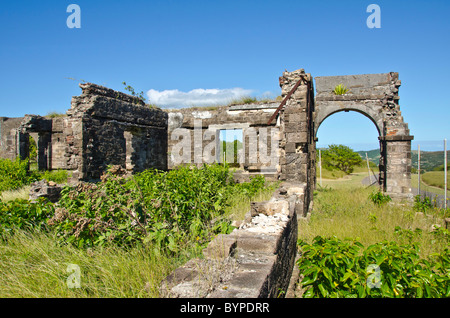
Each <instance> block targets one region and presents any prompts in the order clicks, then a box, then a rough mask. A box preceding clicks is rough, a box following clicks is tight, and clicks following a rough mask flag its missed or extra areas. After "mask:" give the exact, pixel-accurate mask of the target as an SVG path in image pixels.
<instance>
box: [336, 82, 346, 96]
mask: <svg viewBox="0 0 450 318" xmlns="http://www.w3.org/2000/svg"><path fill="white" fill-rule="evenodd" d="M347 92H348V89H347V88H346V87H345V86H344V85H343V84H339V85H336V87H335V88H334V90H333V93H334V94H335V95H344V94H345V93H347Z"/></svg>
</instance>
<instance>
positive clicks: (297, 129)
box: [279, 69, 316, 215]
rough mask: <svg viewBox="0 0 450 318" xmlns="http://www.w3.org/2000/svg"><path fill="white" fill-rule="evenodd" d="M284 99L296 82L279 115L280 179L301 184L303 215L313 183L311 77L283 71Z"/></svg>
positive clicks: (311, 193) (313, 155) (314, 169)
mask: <svg viewBox="0 0 450 318" xmlns="http://www.w3.org/2000/svg"><path fill="white" fill-rule="evenodd" d="M279 81H280V86H281V92H282V97H283V98H284V97H285V96H286V95H288V93H289V92H290V91H291V90H292V89H293V88H294V86H295V85H296V83H297V82H298V81H300V85H299V86H298V88H297V89H296V90H295V91H294V92H293V94H292V96H291V97H290V98H289V99H288V100H287V102H286V106H285V107H284V108H283V109H282V110H281V113H280V126H281V140H282V143H281V176H280V179H281V180H287V181H296V182H304V183H307V184H308V187H306V189H305V191H306V192H305V204H304V208H305V210H304V215H306V213H307V212H308V210H309V209H310V202H312V196H313V190H314V188H315V182H316V144H315V138H314V137H315V136H314V133H313V129H314V126H313V122H312V118H313V112H314V98H313V84H312V77H311V74H307V73H305V71H304V70H303V69H299V70H296V71H293V72H284V73H283V76H281V77H280V79H279Z"/></svg>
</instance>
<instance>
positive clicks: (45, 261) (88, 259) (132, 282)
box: [0, 182, 278, 298]
mask: <svg viewBox="0 0 450 318" xmlns="http://www.w3.org/2000/svg"><path fill="white" fill-rule="evenodd" d="M277 185H278V183H277V182H275V183H268V184H267V187H266V188H265V189H263V190H261V191H258V192H257V193H256V195H255V196H253V198H252V200H250V199H249V198H248V196H247V197H246V195H245V193H238V194H236V195H235V196H234V197H233V198H232V201H231V206H230V207H228V208H227V210H226V215H227V217H229V218H231V219H233V220H241V219H243V218H244V215H245V213H247V212H248V211H249V209H250V202H251V201H255V200H256V201H264V200H268V199H269V198H270V197H271V195H272V194H273V191H274V190H275V187H276V186H277ZM58 242H61V240H60V239H59V238H58V237H57V235H56V234H55V232H52V231H49V232H47V231H45V230H44V229H42V230H41V231H37V230H32V229H29V230H16V231H14V232H13V235H5V236H3V237H1V236H0V273H1V275H0V286H2V288H0V297H2V298H11V297H14V298H16V297H19V298H23V297H24V298H43V297H45V298H55V297H57V298H76V297H80V298H89V297H93V298H116V297H120V298H136V297H150V298H152V297H160V294H159V290H158V287H159V286H160V282H161V281H162V280H163V279H164V278H165V277H167V275H168V274H170V273H171V272H172V271H173V270H174V269H175V268H177V267H179V266H181V265H182V264H184V263H185V262H186V261H187V260H189V259H190V258H192V257H198V256H199V255H198V253H199V249H198V248H194V247H193V246H192V247H190V245H187V246H186V248H184V249H183V250H181V251H179V252H178V253H175V254H174V253H171V254H170V255H169V254H165V253H164V252H163V250H161V249H158V248H156V247H155V246H152V245H151V244H148V245H137V246H135V247H128V248H125V247H119V246H116V245H107V246H93V247H90V248H76V247H74V246H72V245H70V244H62V243H58ZM71 264H74V265H76V266H78V267H79V269H80V288H73V287H72V288H71V286H70V285H69V284H68V282H67V280H68V278H69V276H71V275H72V274H73V273H72V272H70V271H68V266H70V265H71Z"/></svg>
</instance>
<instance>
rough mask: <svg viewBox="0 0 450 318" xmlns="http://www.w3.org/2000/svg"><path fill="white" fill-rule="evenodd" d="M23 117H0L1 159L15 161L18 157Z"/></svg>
mask: <svg viewBox="0 0 450 318" xmlns="http://www.w3.org/2000/svg"><path fill="white" fill-rule="evenodd" d="M22 120H23V117H15V118H8V117H0V158H6V159H10V160H14V159H15V158H16V157H17V155H18V150H17V145H18V128H19V126H20V123H21V122H22Z"/></svg>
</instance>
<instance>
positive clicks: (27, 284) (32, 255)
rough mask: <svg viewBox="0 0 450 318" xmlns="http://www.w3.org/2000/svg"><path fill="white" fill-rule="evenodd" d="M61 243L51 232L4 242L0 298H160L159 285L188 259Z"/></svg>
mask: <svg viewBox="0 0 450 318" xmlns="http://www.w3.org/2000/svg"><path fill="white" fill-rule="evenodd" d="M56 242H57V239H56V238H55V237H53V235H51V234H45V233H42V232H34V233H33V232H29V231H27V232H24V231H21V232H18V233H15V235H14V236H12V237H11V238H8V241H7V243H6V242H2V243H1V244H0V272H1V273H2V275H0V284H1V286H2V288H1V289H0V297H2V298H10V297H14V298H16V297H20V298H22V297H25V298H34V297H36V298H42V297H45V298H55V297H58V298H65V297H70V298H74V297H113V298H114V297H133V298H135V297H158V295H159V292H158V290H157V286H158V285H159V282H160V281H161V280H162V279H163V278H164V277H165V276H166V275H168V274H169V273H170V271H171V270H173V269H174V268H176V267H177V266H179V265H181V264H182V262H183V261H184V260H185V258H184V257H183V256H180V257H177V258H173V257H169V256H166V255H161V254H155V253H154V252H153V251H152V250H151V248H131V249H123V248H118V247H109V248H93V249H87V250H83V249H77V248H74V247H71V246H70V245H65V246H60V245H58V244H57V243H56ZM70 264H74V265H75V266H78V267H79V269H80V276H79V279H80V280H79V283H80V285H79V286H80V288H70V287H71V286H74V285H69V284H68V283H67V280H68V278H69V277H70V275H71V274H72V271H68V266H69V265H70ZM72 266H73V265H72ZM69 269H70V268H69Z"/></svg>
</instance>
